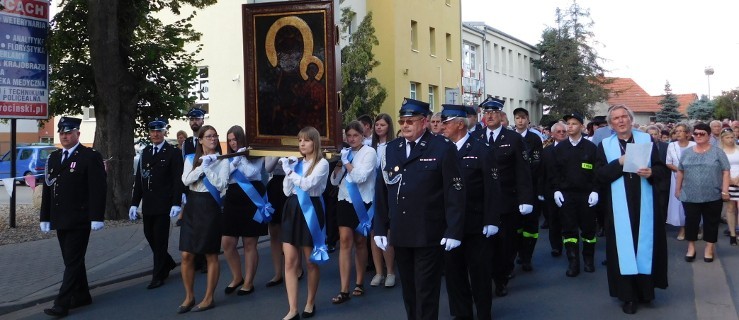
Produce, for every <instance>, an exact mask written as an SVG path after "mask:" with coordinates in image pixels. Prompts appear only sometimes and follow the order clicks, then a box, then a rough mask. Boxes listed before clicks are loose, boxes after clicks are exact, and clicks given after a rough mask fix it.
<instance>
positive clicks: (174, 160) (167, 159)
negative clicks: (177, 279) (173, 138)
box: [128, 118, 183, 289]
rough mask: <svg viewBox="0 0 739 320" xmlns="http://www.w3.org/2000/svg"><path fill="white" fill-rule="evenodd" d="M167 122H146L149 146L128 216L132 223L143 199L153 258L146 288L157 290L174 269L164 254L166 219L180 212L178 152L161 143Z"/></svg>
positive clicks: (141, 162) (143, 159)
mask: <svg viewBox="0 0 739 320" xmlns="http://www.w3.org/2000/svg"><path fill="white" fill-rule="evenodd" d="M167 126H168V122H167V119H161V118H157V119H155V120H154V121H152V122H149V125H148V127H149V138H150V139H151V145H150V146H147V147H146V148H144V151H143V152H142V153H141V160H139V168H138V170H136V178H135V180H134V184H133V195H132V196H131V208H130V209H129V210H128V217H129V218H130V219H131V220H136V218H137V213H136V209H137V207H138V205H139V203H141V201H142V200H143V203H142V205H143V209H142V213H143V216H144V236H146V240H147V241H148V242H149V247H150V248H151V252H152V254H153V256H154V268H153V269H152V277H151V282H150V283H149V285H148V286H147V287H146V288H147V289H154V288H158V287H161V286H162V285H163V284H164V280H165V279H167V277H169V272H170V271H171V270H172V269H174V267H176V266H177V264H176V263H175V262H174V260H173V259H172V256H170V255H169V252H167V248H168V247H169V246H168V243H169V217H176V216H177V215H179V213H180V204H181V202H182V189H183V186H182V166H183V161H182V152H181V151H180V150H179V149H178V148H177V147H175V146H172V145H170V144H169V143H167V142H166V141H164V137H165V136H166V135H167Z"/></svg>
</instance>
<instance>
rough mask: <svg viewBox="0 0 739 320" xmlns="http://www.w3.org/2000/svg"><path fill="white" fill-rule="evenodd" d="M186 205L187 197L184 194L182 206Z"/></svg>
mask: <svg viewBox="0 0 739 320" xmlns="http://www.w3.org/2000/svg"><path fill="white" fill-rule="evenodd" d="M185 203H187V196H186V195H185V194H184V193H183V194H182V205H183V206H184V205H185Z"/></svg>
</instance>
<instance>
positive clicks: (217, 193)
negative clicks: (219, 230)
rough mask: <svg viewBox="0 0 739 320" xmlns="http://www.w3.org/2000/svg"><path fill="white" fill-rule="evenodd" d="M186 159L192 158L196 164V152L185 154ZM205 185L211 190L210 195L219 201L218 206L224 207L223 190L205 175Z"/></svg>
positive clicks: (192, 161)
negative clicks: (219, 189)
mask: <svg viewBox="0 0 739 320" xmlns="http://www.w3.org/2000/svg"><path fill="white" fill-rule="evenodd" d="M185 159H186V160H190V163H192V164H193V165H195V154H194V153H191V154H188V155H186V156H185ZM203 185H205V188H206V189H208V192H210V195H211V196H213V199H215V200H216V202H217V203H218V206H219V207H221V209H222V208H223V198H221V192H220V191H218V188H216V186H214V185H213V184H212V183H210V180H208V176H205V175H204V176H203Z"/></svg>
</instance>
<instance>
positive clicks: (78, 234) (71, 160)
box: [40, 117, 107, 317]
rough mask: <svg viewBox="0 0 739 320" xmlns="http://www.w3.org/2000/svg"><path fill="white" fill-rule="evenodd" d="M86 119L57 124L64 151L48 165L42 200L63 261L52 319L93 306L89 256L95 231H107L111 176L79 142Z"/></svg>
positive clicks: (46, 226)
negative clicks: (103, 229)
mask: <svg viewBox="0 0 739 320" xmlns="http://www.w3.org/2000/svg"><path fill="white" fill-rule="evenodd" d="M81 122H82V120H81V119H76V118H69V117H62V118H61V119H59V123H58V124H57V127H58V128H59V129H58V132H59V142H60V143H61V144H62V147H63V149H61V150H57V151H54V152H52V153H51V154H50V155H49V159H48V160H47V161H46V179H45V180H46V181H45V182H46V183H45V184H44V186H43V188H44V191H43V196H42V201H41V219H40V220H41V223H40V228H41V231H42V232H49V231H50V230H56V234H57V238H58V239H59V247H60V248H61V251H62V259H64V278H63V280H62V286H61V288H59V294H58V295H57V297H56V299H55V300H54V306H53V307H52V308H49V309H44V313H46V314H48V315H50V316H56V317H64V316H66V315H67V314H68V313H69V309H74V308H77V307H81V306H85V305H88V304H91V303H92V297H91V296H90V288H89V287H88V284H87V270H86V269H85V254H86V253H87V244H88V242H89V240H90V230H100V229H102V228H103V226H104V222H103V220H104V218H105V195H106V187H107V185H106V182H105V178H106V174H105V167H104V165H103V157H102V156H101V155H100V153H98V152H97V151H95V150H93V149H91V148H88V147H85V146H84V145H82V144H80V143H79V137H80V132H79V128H80V123H81Z"/></svg>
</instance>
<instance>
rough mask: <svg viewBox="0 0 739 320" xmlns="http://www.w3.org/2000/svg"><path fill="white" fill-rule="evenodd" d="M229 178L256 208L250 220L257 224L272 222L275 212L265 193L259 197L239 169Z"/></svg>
mask: <svg viewBox="0 0 739 320" xmlns="http://www.w3.org/2000/svg"><path fill="white" fill-rule="evenodd" d="M231 159H232V160H230V161H233V160H235V159H236V158H231ZM242 161H246V160H242ZM231 176H232V177H233V178H234V180H236V183H237V184H238V185H239V187H241V190H244V193H246V196H248V197H249V200H251V202H253V203H254V205H255V206H256V207H257V211H256V212H254V217H253V218H252V219H254V221H256V222H259V223H267V222H270V221H272V213H273V212H275V209H274V208H272V204H271V203H269V199H268V198H267V193H266V192H265V193H264V197H262V196H261V195H259V192H258V191H257V189H256V188H254V185H252V184H251V181H249V179H247V178H246V176H245V175H244V173H243V172H241V170H239V169H236V170H234V172H233V173H231Z"/></svg>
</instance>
